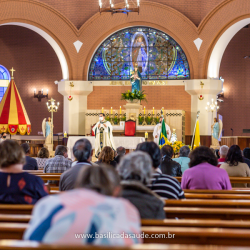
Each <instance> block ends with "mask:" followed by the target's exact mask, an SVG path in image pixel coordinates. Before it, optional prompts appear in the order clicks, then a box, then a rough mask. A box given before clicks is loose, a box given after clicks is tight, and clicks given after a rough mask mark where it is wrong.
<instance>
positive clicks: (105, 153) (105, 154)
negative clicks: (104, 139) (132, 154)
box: [95, 146, 117, 168]
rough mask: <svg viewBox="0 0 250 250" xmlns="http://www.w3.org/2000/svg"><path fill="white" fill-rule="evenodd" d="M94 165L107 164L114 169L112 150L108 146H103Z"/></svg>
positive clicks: (115, 163)
mask: <svg viewBox="0 0 250 250" xmlns="http://www.w3.org/2000/svg"><path fill="white" fill-rule="evenodd" d="M95 163H96V164H98V165H99V164H102V163H103V164H108V165H110V166H113V167H114V168H115V167H116V165H117V162H116V161H115V154H114V150H113V149H112V148H111V147H109V146H105V147H104V148H103V149H102V151H101V152H100V154H99V155H98V161H97V162H95Z"/></svg>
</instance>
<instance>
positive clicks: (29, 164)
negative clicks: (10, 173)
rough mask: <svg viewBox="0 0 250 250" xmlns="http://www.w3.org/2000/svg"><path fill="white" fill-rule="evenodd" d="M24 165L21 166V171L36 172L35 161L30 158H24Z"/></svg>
mask: <svg viewBox="0 0 250 250" xmlns="http://www.w3.org/2000/svg"><path fill="white" fill-rule="evenodd" d="M25 161H26V163H25V165H23V170H38V166H37V161H36V159H33V158H32V157H30V156H26V157H25Z"/></svg>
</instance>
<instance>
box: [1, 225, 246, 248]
mask: <svg viewBox="0 0 250 250" xmlns="http://www.w3.org/2000/svg"><path fill="white" fill-rule="evenodd" d="M27 227H28V224H24V223H22V224H21V223H0V239H22V235H23V233H24V231H25V230H26V228H27ZM141 230H142V234H143V235H145V236H146V237H144V239H143V241H144V243H162V244H177V243H178V244H201V245H206V244H215V245H232V246H249V238H250V230H249V229H244V230H241V229H237V230H236V229H224V228H202V229H201V228H196V227H190V228H188V230H187V229H186V228H185V227H142V228H141ZM170 234H171V235H172V238H170ZM156 235H157V236H156ZM173 235H174V238H173ZM166 236H167V237H168V238H166ZM59 249H61V248H59ZM156 249H157V248H156Z"/></svg>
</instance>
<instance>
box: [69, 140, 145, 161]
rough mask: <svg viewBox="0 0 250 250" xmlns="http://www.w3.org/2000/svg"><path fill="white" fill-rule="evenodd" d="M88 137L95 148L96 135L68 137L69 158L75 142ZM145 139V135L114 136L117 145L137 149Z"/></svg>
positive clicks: (71, 155) (71, 156)
mask: <svg viewBox="0 0 250 250" xmlns="http://www.w3.org/2000/svg"><path fill="white" fill-rule="evenodd" d="M83 138H85V139H88V140H89V141H90V143H91V145H92V148H93V149H95V137H94V136H70V137H69V138H68V143H67V147H68V149H69V152H68V155H69V158H74V157H73V146H74V144H75V142H76V141H77V140H79V139H83ZM144 141H145V138H144V137H135V136H114V142H115V146H116V147H119V146H122V147H124V148H126V149H136V146H137V145H138V144H139V143H142V142H144Z"/></svg>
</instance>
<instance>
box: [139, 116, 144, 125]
mask: <svg viewBox="0 0 250 250" xmlns="http://www.w3.org/2000/svg"><path fill="white" fill-rule="evenodd" d="M143 120H144V119H143V117H142V116H140V115H139V116H138V122H139V125H141V124H142V123H143Z"/></svg>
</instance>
